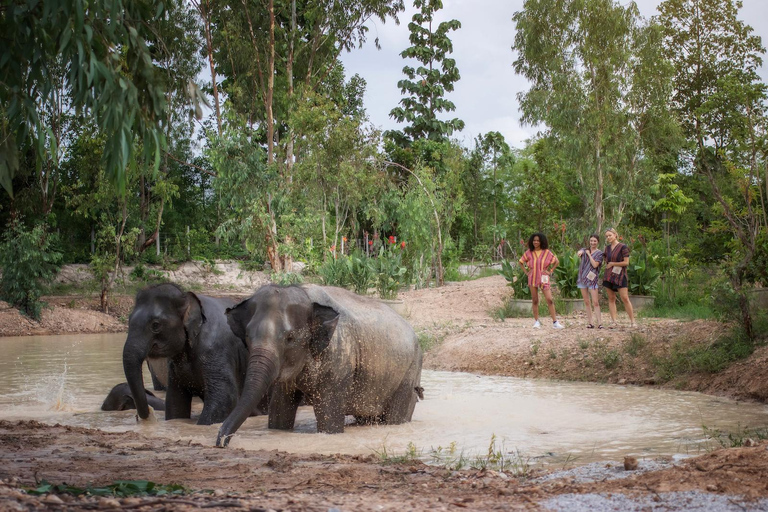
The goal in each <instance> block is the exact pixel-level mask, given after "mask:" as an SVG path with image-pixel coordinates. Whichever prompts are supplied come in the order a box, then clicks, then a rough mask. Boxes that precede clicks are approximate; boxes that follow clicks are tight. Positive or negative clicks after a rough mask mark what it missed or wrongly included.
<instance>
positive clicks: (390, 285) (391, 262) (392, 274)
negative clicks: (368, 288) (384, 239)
mask: <svg viewBox="0 0 768 512" xmlns="http://www.w3.org/2000/svg"><path fill="white" fill-rule="evenodd" d="M371 265H372V267H371V268H372V269H373V275H374V279H375V284H376V291H377V292H378V294H379V298H381V299H394V298H395V297H397V292H398V290H400V287H401V286H403V285H404V284H405V271H406V268H405V267H404V266H403V255H402V253H401V252H400V250H399V249H394V248H390V249H388V250H387V249H384V247H382V248H381V249H379V255H378V257H376V258H375V259H372V260H371Z"/></svg>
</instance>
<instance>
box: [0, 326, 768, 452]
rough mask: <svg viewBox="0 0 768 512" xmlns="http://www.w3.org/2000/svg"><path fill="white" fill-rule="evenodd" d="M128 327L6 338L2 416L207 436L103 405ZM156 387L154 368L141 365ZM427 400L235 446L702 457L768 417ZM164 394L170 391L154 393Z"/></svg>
mask: <svg viewBox="0 0 768 512" xmlns="http://www.w3.org/2000/svg"><path fill="white" fill-rule="evenodd" d="M124 340H125V335H124V334H122V335H120V334H117V335H115V334H109V335H76V336H42V337H24V338H0V355H1V357H0V418H4V419H37V420H39V421H43V422H48V423H55V422H58V423H62V424H67V425H75V426H84V427H94V428H100V429H103V430H107V431H113V432H118V431H128V430H133V431H138V432H142V433H144V434H147V435H155V436H163V437H168V438H171V439H184V440H192V441H195V442H199V443H202V444H206V445H211V444H213V443H214V441H215V439H216V432H217V429H218V425H212V426H197V425H195V424H194V422H195V416H196V415H198V414H199V413H200V410H201V408H202V404H201V403H199V402H198V403H197V404H196V405H195V406H194V407H193V418H192V419H191V420H174V421H167V422H166V421H164V420H163V413H162V412H158V414H157V416H158V421H155V422H146V421H145V422H140V423H137V422H136V419H135V411H133V412H131V411H123V412H103V411H101V410H100V406H101V402H102V401H103V399H104V397H105V396H106V394H107V393H108V391H109V390H110V389H111V387H112V386H113V385H115V384H117V383H120V382H123V381H124V380H125V377H124V375H123V369H122V363H121V357H122V346H123V342H124ZM145 382H146V386H147V388H149V389H151V383H150V379H149V372H147V371H145ZM422 385H423V387H424V389H425V400H424V401H422V402H420V403H419V404H417V406H416V412H415V414H414V417H413V421H412V422H411V423H408V424H405V425H394V426H355V425H351V426H349V427H348V428H347V429H346V431H345V433H344V434H341V435H326V434H317V433H315V420H314V415H313V413H312V410H311V409H310V408H308V407H302V408H300V410H299V415H298V418H297V421H296V429H295V431H293V432H282V431H274V430H268V429H267V428H266V417H254V418H249V419H248V420H247V421H246V422H245V424H244V425H243V426H242V427H241V428H240V430H239V431H238V434H237V435H236V436H235V438H234V439H233V440H232V443H231V444H232V446H237V447H243V448H254V449H255V448H266V449H279V450H285V451H289V452H294V453H348V454H356V453H360V454H369V453H374V452H378V453H383V452H386V453H389V454H402V453H404V452H405V451H406V450H407V449H408V445H409V444H412V446H413V447H415V449H416V451H417V452H419V453H420V455H421V457H422V458H423V459H424V460H426V461H429V460H430V459H431V458H432V457H433V456H434V455H435V454H436V453H438V452H440V453H442V454H448V453H449V452H451V453H452V455H450V456H449V458H454V459H455V458H457V457H459V456H460V455H463V456H464V457H465V458H466V459H468V460H470V461H471V460H472V459H473V458H475V457H478V456H482V455H485V454H487V452H488V448H489V445H490V444H491V442H492V439H495V441H494V442H495V445H494V449H495V450H496V451H502V452H504V453H506V454H507V456H508V457H509V456H510V455H509V454H513V456H512V457H513V458H514V456H520V457H522V458H523V460H527V461H531V462H534V461H541V462H552V463H556V464H560V463H563V462H565V461H567V462H569V463H576V464H578V463H587V462H592V461H596V460H621V458H622V457H623V456H624V455H627V454H633V455H638V456H641V457H656V456H659V455H672V454H696V453H701V452H702V451H703V450H705V449H706V448H708V447H712V446H713V442H712V441H708V440H707V436H706V434H705V430H704V429H703V426H706V427H707V428H709V429H719V430H721V431H727V432H736V431H740V430H741V429H744V428H764V427H766V426H768V407H767V406H765V405H760V404H750V403H737V402H735V401H732V400H726V399H722V398H715V397H711V396H707V395H702V394H698V393H689V392H675V391H663V390H658V389H651V388H638V387H625V386H615V385H600V384H588V383H564V382H553V381H539V380H524V379H515V378H507V377H482V376H477V375H472V374H466V373H450V372H433V371H424V373H423V376H422ZM158 395H160V396H162V393H158Z"/></svg>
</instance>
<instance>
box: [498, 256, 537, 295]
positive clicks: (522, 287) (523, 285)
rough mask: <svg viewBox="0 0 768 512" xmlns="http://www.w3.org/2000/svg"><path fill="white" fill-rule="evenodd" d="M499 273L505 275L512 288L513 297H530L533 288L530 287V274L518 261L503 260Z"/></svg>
mask: <svg viewBox="0 0 768 512" xmlns="http://www.w3.org/2000/svg"><path fill="white" fill-rule="evenodd" d="M499 274H501V275H502V276H504V279H506V280H507V284H508V285H509V286H510V287H511V288H512V293H513V298H515V299H530V298H531V289H530V288H528V276H527V275H526V274H525V272H524V271H523V269H522V268H521V267H520V266H519V265H518V264H517V263H510V262H509V261H507V260H503V261H502V262H501V270H499Z"/></svg>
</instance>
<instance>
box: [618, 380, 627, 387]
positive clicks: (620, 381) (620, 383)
mask: <svg viewBox="0 0 768 512" xmlns="http://www.w3.org/2000/svg"><path fill="white" fill-rule="evenodd" d="M626 383H627V379H619V382H618V384H619V386H623V385H624V384H626Z"/></svg>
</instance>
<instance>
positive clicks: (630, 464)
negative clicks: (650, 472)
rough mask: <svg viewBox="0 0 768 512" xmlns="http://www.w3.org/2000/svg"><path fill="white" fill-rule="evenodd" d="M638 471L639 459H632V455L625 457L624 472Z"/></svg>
mask: <svg viewBox="0 0 768 512" xmlns="http://www.w3.org/2000/svg"><path fill="white" fill-rule="evenodd" d="M636 469H637V457H632V456H630V455H627V456H626V457H624V470H625V471H634V470H636Z"/></svg>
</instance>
